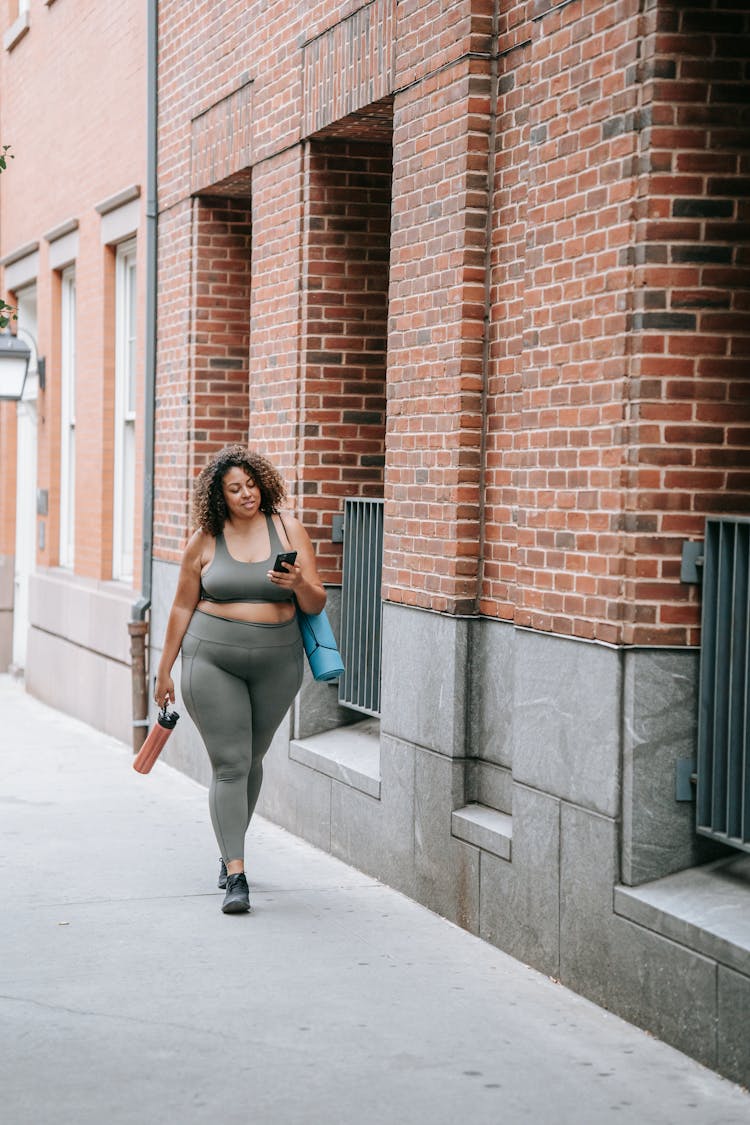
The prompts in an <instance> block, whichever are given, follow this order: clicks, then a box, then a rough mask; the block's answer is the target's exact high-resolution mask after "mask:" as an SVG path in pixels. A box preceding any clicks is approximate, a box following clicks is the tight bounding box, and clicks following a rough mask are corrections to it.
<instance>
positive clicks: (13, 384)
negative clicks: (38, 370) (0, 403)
mask: <svg viewBox="0 0 750 1125" xmlns="http://www.w3.org/2000/svg"><path fill="white" fill-rule="evenodd" d="M30 359H31V348H30V347H29V345H28V344H27V343H25V342H24V341H23V340H22V339H21V338H20V337H19V336H13V335H12V334H11V333H10V332H7V331H6V332H0V400H4V401H6V402H20V400H21V399H22V398H23V388H24V386H25V384H26V375H27V373H28V370H29V360H30Z"/></svg>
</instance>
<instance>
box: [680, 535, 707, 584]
mask: <svg viewBox="0 0 750 1125" xmlns="http://www.w3.org/2000/svg"><path fill="white" fill-rule="evenodd" d="M699 567H700V570H702V569H703V541H702V540H700V539H698V540H693V539H691V540H688V541H687V542H685V543H683V544H682V564H681V566H680V582H690V583H693V584H695V585H698V586H700V584H701V580H702V577H701V573H700V570H699V569H698V568H699Z"/></svg>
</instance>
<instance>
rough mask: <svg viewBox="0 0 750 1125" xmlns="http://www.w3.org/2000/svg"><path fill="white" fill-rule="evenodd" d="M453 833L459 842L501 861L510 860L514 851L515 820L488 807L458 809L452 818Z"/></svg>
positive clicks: (476, 806)
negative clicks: (490, 853)
mask: <svg viewBox="0 0 750 1125" xmlns="http://www.w3.org/2000/svg"><path fill="white" fill-rule="evenodd" d="M451 831H452V833H453V835H454V836H457V837H458V839H459V840H465V841H466V843H467V844H474V846H475V847H477V848H480V849H481V850H482V851H485V852H492V854H493V855H496V856H499V857H500V859H507V860H510V858H511V853H512V850H513V818H512V817H510V816H508V815H507V814H506V813H501V812H497V811H496V810H495V809H490V808H488V807H487V806H486V805H478V804H476V803H474V804H469V805H464V806H463V808H461V809H456V810H455V812H454V813H453V814H452V816H451Z"/></svg>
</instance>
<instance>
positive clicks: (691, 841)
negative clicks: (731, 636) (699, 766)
mask: <svg viewBox="0 0 750 1125" xmlns="http://www.w3.org/2000/svg"><path fill="white" fill-rule="evenodd" d="M623 659H624V683H623V719H624V721H623V732H624V734H623V795H622V798H623V799H622V878H623V881H624V882H625V883H628V884H629V885H631V886H637V885H638V884H640V883H645V882H649V881H651V880H653V879H659V878H661V877H662V876H664V875H669V874H670V873H671V872H673V871H680V870H681V869H682V868H684V867H691V866H693V865H694V864H697V863H702V862H706V861H707V860H708V859H711V858H713V857H715V856H717V855H720V854H723V852H724V851H725V849H723V848H722V847H721V846H720V845H716V844H713V843H711V842H710V841H709V840H706V839H705V838H701V837H700V836H697V835H696V832H695V802H694V801H692V802H691V801H687V802H685V801H677V800H675V775H676V763H677V760H678V758H694V757H695V752H696V741H697V722H698V703H697V691H698V659H699V654H698V651H697V650H693V649H688V650H666V651H664V650H656V651H649V650H645V649H636V650H633V651H629V652H625V653H624V654H623Z"/></svg>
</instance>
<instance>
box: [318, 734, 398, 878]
mask: <svg viewBox="0 0 750 1125" xmlns="http://www.w3.org/2000/svg"><path fill="white" fill-rule="evenodd" d="M331 851H332V852H333V854H334V855H336V856H338V857H339V859H343V860H344V861H345V862H346V863H351V864H352V865H354V866H355V867H358V868H359V869H360V870H362V871H366V872H367V873H368V874H369V875H373V876H375V877H376V878H378V879H381V880H382V881H383V882H384V883H388V885H389V886H392V887H396V888H397V889H398V890H400V891H403V893H404V894H407V895H410V896H411V897H412V898H414V897H416V889H415V868H414V748H413V747H412V746H409V745H408V744H407V743H404V742H401V741H399V740H398V739H394V738H391V737H389V736H388V735H382V734H381V738H380V800H379V801H376V800H373V799H372V798H370V797H366V796H365V795H364V794H362V793H360V792H358V791H357V790H356V789H351V788H350V787H349V786H345V785H341V784H339V783H336V782H334V783H333V785H332V791H331Z"/></svg>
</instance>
